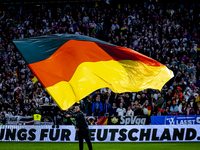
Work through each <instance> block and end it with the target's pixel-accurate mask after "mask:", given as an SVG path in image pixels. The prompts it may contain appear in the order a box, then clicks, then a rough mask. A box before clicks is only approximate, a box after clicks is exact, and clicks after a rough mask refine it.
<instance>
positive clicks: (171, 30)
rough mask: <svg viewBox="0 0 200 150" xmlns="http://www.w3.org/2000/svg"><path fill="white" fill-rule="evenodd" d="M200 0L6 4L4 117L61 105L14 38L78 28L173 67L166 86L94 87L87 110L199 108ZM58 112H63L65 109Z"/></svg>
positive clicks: (1, 75)
mask: <svg viewBox="0 0 200 150" xmlns="http://www.w3.org/2000/svg"><path fill="white" fill-rule="evenodd" d="M199 6H200V3H197V4H195V5H194V4H190V5H186V4H185V5H183V4H175V3H167V5H166V4H162V3H159V2H154V3H151V2H146V3H143V4H141V5H139V4H138V5H136V4H134V5H132V4H123V5H122V4H121V5H120V4H112V5H109V4H106V3H98V4H97V3H86V4H74V5H71V4H68V5H65V6H59V5H56V6H51V7H50V6H46V7H45V5H44V6H43V7H25V6H23V7H9V8H4V9H2V10H1V11H0V16H1V17H0V66H1V68H0V112H1V119H0V121H2V122H4V120H5V119H4V118H5V115H6V114H9V115H21V116H30V115H33V114H35V113H40V114H43V113H44V112H43V110H42V108H41V106H42V105H52V104H54V105H56V104H55V102H54V101H53V100H52V98H51V97H50V96H49V95H48V93H47V92H46V91H45V90H44V88H43V87H42V85H41V84H40V83H39V82H33V80H32V77H33V74H32V72H31V70H30V69H29V68H28V66H27V65H26V63H25V61H24V59H23V57H22V56H21V55H20V54H19V52H18V51H17V49H16V47H15V46H14V45H13V43H12V40H14V39H23V38H28V37H35V36H42V35H46V34H60V33H64V34H78V35H87V36H90V37H94V38H98V39H101V40H104V41H107V42H109V43H113V44H115V45H119V46H123V47H127V48H131V49H133V50H135V51H138V52H140V53H142V54H144V55H146V56H148V57H151V58H153V59H155V60H157V61H159V62H161V63H163V64H165V65H166V66H167V67H168V68H169V69H171V70H172V71H173V72H174V75H175V76H174V78H173V79H171V80H170V81H169V82H168V83H167V84H166V85H165V86H164V87H163V89H162V90H161V91H158V90H153V89H146V90H143V91H140V92H137V93H132V92H131V93H121V94H118V93H113V92H112V91H111V90H110V89H109V88H104V89H100V90H97V91H95V93H92V94H91V95H89V96H87V97H86V98H84V99H83V100H81V102H80V106H81V110H82V111H83V112H84V113H86V115H87V116H91V115H93V116H103V115H105V116H124V115H127V116H131V115H132V116H133V115H136V116H141V115H195V114H196V115H199V114H200V89H199V88H200V51H198V50H197V49H198V44H199V42H200V34H199V31H200V24H199V22H200V20H199V19H200V14H199V13H196V12H198V11H197V10H198V9H199ZM57 114H58V116H59V115H60V112H59V111H58V113H57Z"/></svg>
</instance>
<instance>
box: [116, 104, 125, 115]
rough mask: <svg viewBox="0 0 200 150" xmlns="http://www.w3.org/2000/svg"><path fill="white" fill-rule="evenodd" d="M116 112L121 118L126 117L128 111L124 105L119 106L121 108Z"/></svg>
mask: <svg viewBox="0 0 200 150" xmlns="http://www.w3.org/2000/svg"><path fill="white" fill-rule="evenodd" d="M116 112H117V114H118V116H120V117H121V116H124V115H125V113H126V109H125V108H124V107H123V103H120V104H119V108H117V110H116Z"/></svg>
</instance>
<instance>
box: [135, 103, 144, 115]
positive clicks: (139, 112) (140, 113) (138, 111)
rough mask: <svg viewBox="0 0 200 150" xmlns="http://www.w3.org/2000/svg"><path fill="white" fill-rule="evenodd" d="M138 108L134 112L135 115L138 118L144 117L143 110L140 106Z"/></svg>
mask: <svg viewBox="0 0 200 150" xmlns="http://www.w3.org/2000/svg"><path fill="white" fill-rule="evenodd" d="M136 107H137V109H136V110H135V111H134V115H135V116H138V117H140V116H142V115H144V113H143V111H142V109H141V108H140V105H137V106H136Z"/></svg>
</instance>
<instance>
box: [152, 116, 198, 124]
mask: <svg viewBox="0 0 200 150" xmlns="http://www.w3.org/2000/svg"><path fill="white" fill-rule="evenodd" d="M193 124H200V115H197V116H192V115H188V116H183V115H181V116H151V125H193Z"/></svg>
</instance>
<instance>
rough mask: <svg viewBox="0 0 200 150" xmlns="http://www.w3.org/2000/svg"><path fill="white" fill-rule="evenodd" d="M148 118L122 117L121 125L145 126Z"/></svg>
mask: <svg viewBox="0 0 200 150" xmlns="http://www.w3.org/2000/svg"><path fill="white" fill-rule="evenodd" d="M145 123H146V118H137V116H131V117H125V116H122V117H121V121H120V124H123V125H124V124H125V125H145Z"/></svg>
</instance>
